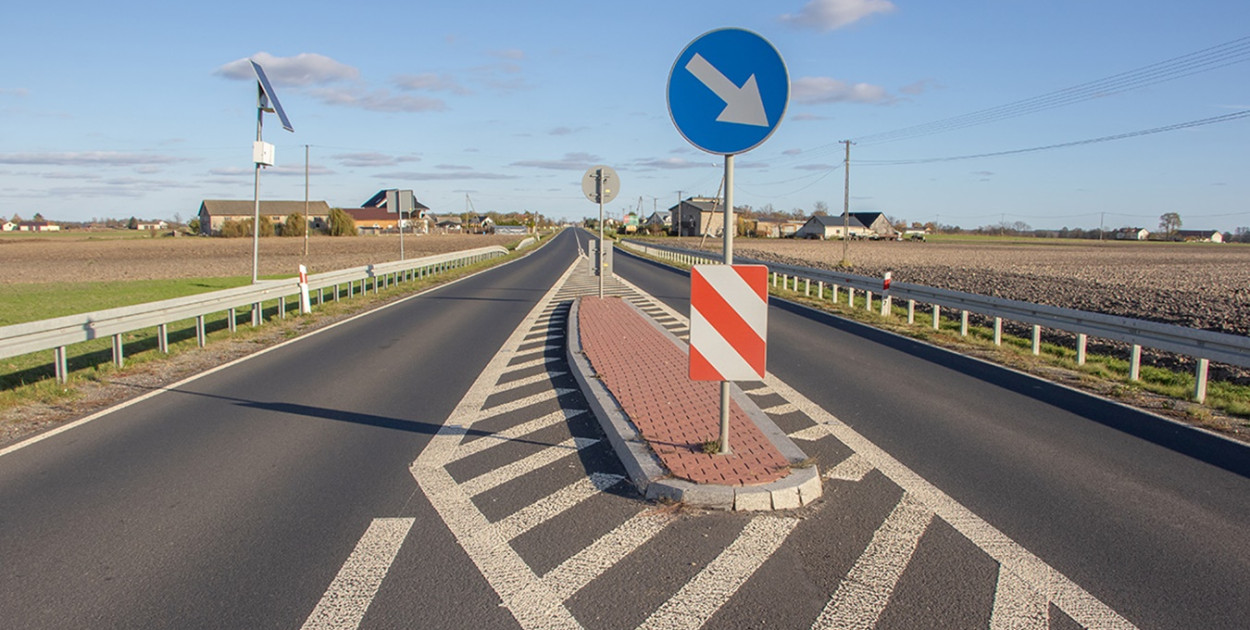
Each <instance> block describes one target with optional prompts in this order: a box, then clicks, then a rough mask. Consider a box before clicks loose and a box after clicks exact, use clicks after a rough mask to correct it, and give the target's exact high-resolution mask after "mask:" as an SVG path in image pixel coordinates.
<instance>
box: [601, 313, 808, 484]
mask: <svg viewBox="0 0 1250 630" xmlns="http://www.w3.org/2000/svg"><path fill="white" fill-rule="evenodd" d="M578 310H579V313H578V330H579V331H580V333H581V340H582V350H583V351H585V353H586V358H587V359H589V360H590V364H591V366H593V368H594V370H595V372H596V373H597V374H598V375H599V378H600V380H602V381H603V384H604V385H606V386H607V388H608V390H609V391H611V392H612V395H613V396H616V400H617V402H619V403H620V404H621V407H622V408H624V410H625V413H626V415H628V416H629V419H630V421H632V422H633V423H634V426H636V427H637V428H638V431H639V432H640V433H641V434H642V437H643V438H644V439H646V440H647V443H648V444H650V446H651V449H652V450H653V451H655V453H656V454H657V455H658V456H659V457H660V461H662V462H663V463H664V466H665V467H667V468H668V470H669V472H671V473H672V474H673V476H675V477H678V478H680V479H686V480H688V481H692V482H695V483H712V484H720V485H729V486H743V485H754V484H762V483H768V482H771V481H776V480H778V479H780V478H782V477H783V476H785V474H786V472H787V470H788V466H789V462H787V461H786V458H785V457H784V456H782V454H781V453H780V452H779V451H778V450H777V448H776V447H774V446H773V445H772V443H771V442H769V441H768V438H766V437H764V434H762V433H760V430H759V429H758V428H757V427H756V426H755V423H753V422H751V420H750V419H749V418H747V416H746V414H745V413H744V412H743V411H742V409H741V408H739V407H738V404H737V403H736V402H733V401H731V409H730V414H729V446H730V449H731V450H732V451H733V454H731V455H709V454H706V453H704V452H703V443H704V442H706V441H708V440H715V439H717V438H718V437H720V384H719V383H717V382H714V381H692V380H690V378H689V375H688V362H689V358H688V357H687V355H686V353H685V352H683V351H682V350H681V349H680V348H678V347H677V345H675V344H674V343H673V342H672V341H671V340H670V339H668V338H667V337H666V336H665V335H664V334H663V333H661V332H660V331H659V330H656V328H655V327H654V326H653V325H652V324H651V323H650V322H648V321H646V320H645V319H643V315H641V314H640V313H638V311H636V310H634V309H633V308H632V307H631V306H630V305H629V304H627V303H626V302H625V301H624V300H622V299H620V298H613V297H609V298H596V297H584V298H582V300H581V305H580V306H579V308H578Z"/></svg>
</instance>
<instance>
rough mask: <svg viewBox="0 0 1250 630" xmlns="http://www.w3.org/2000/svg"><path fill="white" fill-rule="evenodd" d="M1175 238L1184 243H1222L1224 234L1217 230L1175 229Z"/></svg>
mask: <svg viewBox="0 0 1250 630" xmlns="http://www.w3.org/2000/svg"><path fill="white" fill-rule="evenodd" d="M1176 238H1177V240H1181V241H1185V242H1186V243H1223V242H1224V234H1222V233H1221V232H1220V231H1219V230H1214V231H1213V230H1177V231H1176Z"/></svg>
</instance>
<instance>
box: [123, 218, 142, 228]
mask: <svg viewBox="0 0 1250 630" xmlns="http://www.w3.org/2000/svg"><path fill="white" fill-rule="evenodd" d="M126 228H127V229H131V230H137V229H139V220H138V219H136V218H134V217H130V220H129V221H127V222H126Z"/></svg>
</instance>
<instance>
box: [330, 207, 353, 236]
mask: <svg viewBox="0 0 1250 630" xmlns="http://www.w3.org/2000/svg"><path fill="white" fill-rule="evenodd" d="M329 221H330V236H356V220H355V219H353V218H352V215H350V214H347V213H346V212H344V211H343V209H342V208H330V218H329Z"/></svg>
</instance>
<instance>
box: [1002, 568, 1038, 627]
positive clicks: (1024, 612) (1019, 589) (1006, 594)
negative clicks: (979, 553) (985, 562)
mask: <svg viewBox="0 0 1250 630" xmlns="http://www.w3.org/2000/svg"><path fill="white" fill-rule="evenodd" d="M1049 627H1050V604H1048V603H1047V602H1046V598H1045V597H1042V595H1041V593H1038V592H1037V591H1035V590H1033V589H1032V588H1030V587H1029V585H1028V584H1026V583H1025V582H1024V580H1022V579H1020V577H1019V576H1017V575H1015V574H1014V573H1012V572H1011V571H1008V570H1007V569H1005V568H1003V567H1001V566H1000V567H998V586H997V588H995V589H994V612H993V613H991V615H990V630H1046V628H1049Z"/></svg>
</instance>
